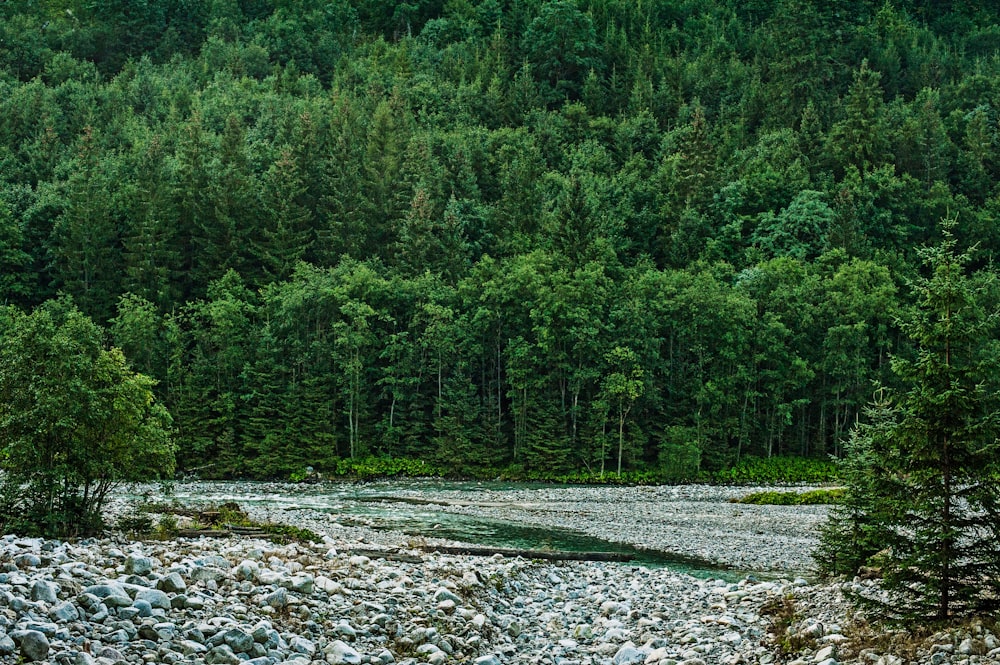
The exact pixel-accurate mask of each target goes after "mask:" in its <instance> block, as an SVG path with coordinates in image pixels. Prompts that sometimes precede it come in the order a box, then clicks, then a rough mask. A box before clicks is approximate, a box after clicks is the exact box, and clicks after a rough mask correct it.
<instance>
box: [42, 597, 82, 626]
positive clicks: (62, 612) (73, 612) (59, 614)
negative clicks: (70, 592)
mask: <svg viewBox="0 0 1000 665" xmlns="http://www.w3.org/2000/svg"><path fill="white" fill-rule="evenodd" d="M49 618H50V619H52V620H53V621H55V622H57V623H69V622H70V621H76V620H77V619H79V618H80V612H79V610H77V609H76V606H75V605H74V604H73V603H71V602H69V601H68V600H66V601H63V602H61V603H59V604H58V605H56V606H55V607H53V608H52V609H51V610H49Z"/></svg>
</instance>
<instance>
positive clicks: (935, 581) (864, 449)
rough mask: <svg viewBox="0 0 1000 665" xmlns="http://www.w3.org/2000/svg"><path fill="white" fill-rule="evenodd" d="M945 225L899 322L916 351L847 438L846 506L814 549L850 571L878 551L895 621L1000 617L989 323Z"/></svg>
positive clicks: (897, 366)
mask: <svg viewBox="0 0 1000 665" xmlns="http://www.w3.org/2000/svg"><path fill="white" fill-rule="evenodd" d="M954 226H955V223H954V221H953V220H949V221H946V222H945V224H944V239H943V241H942V242H941V243H940V244H939V245H937V246H935V247H931V248H924V249H923V250H922V252H921V254H922V259H923V265H924V268H925V272H924V275H923V276H921V277H920V278H919V279H918V280H917V281H916V283H915V284H914V290H915V296H916V298H915V300H916V307H915V309H914V312H913V315H912V316H911V317H910V319H909V320H908V321H905V322H903V325H902V329H903V331H904V333H905V334H906V336H907V337H908V339H909V340H910V341H911V342H912V344H913V346H914V348H915V353H914V354H913V356H912V357H905V356H903V355H899V356H897V357H896V358H894V359H893V362H892V369H893V373H894V374H895V375H896V376H897V377H898V378H899V380H900V382H901V384H902V386H904V388H902V389H899V390H896V391H889V390H886V391H885V392H884V393H883V397H882V399H881V400H880V401H879V402H878V403H877V404H876V405H875V406H874V407H872V410H870V411H869V414H870V416H871V418H870V422H869V423H868V424H866V425H863V426H861V427H859V428H858V429H857V430H856V431H855V435H854V438H853V442H852V449H853V451H852V452H853V453H854V458H853V459H852V460H851V461H850V462H848V465H847V471H848V473H847V475H848V482H849V488H848V501H847V503H846V504H845V506H844V507H843V508H841V510H840V511H838V512H835V514H834V516H833V519H832V520H831V522H830V523H829V525H828V528H827V529H826V531H825V532H824V533H823V538H822V545H821V548H820V550H819V553H818V561H819V563H820V566H821V568H825V569H826V570H828V571H835V570H836V569H837V566H836V565H830V564H831V556H830V555H831V552H833V551H835V550H836V549H837V548H838V547H839V548H841V549H842V550H843V551H844V553H845V554H846V555H847V557H846V558H847V559H849V560H851V562H852V563H853V564H855V565H859V564H860V563H861V562H862V559H865V558H867V557H866V555H868V554H870V553H873V552H875V551H876V550H878V551H879V556H878V557H877V559H876V560H877V562H878V564H879V565H880V567H881V573H882V587H883V589H885V591H887V592H888V596H887V599H883V600H882V601H880V602H879V603H878V604H879V605H880V606H881V610H882V612H883V613H884V614H885V615H886V616H889V617H890V618H895V619H937V620H944V619H948V618H951V617H954V616H961V615H967V614H973V613H984V612H993V611H996V610H998V609H1000V550H998V549H997V547H996V543H997V540H998V538H1000V483H998V480H997V479H998V474H997V471H998V469H997V449H998V439H997V434H998V427H997V425H998V415H1000V406H998V402H997V396H996V394H995V391H991V390H987V388H986V380H987V379H989V377H990V376H991V375H995V373H996V367H995V364H996V363H995V358H993V357H991V356H990V354H989V353H987V351H988V349H989V348H990V340H991V338H992V337H993V333H994V330H993V328H994V323H995V318H994V317H992V316H987V315H986V314H984V312H983V308H982V306H981V303H982V301H983V298H982V296H981V295H980V293H981V292H980V291H979V290H978V289H977V288H976V287H975V285H976V283H977V282H976V280H975V279H974V278H973V277H971V276H970V275H968V273H967V264H968V262H969V258H970V257H969V253H960V252H958V251H957V248H956V241H955V239H954V237H953V235H952V230H953V228H954Z"/></svg>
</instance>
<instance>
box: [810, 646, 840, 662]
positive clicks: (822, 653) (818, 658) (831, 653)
mask: <svg viewBox="0 0 1000 665" xmlns="http://www.w3.org/2000/svg"><path fill="white" fill-rule="evenodd" d="M836 657H837V647H836V646H835V645H833V644H831V645H830V646H826V647H823V648H822V649H820V650H819V651H817V652H816V655H815V656H813V662H816V663H820V662H823V661H826V660H829V659H831V658H836Z"/></svg>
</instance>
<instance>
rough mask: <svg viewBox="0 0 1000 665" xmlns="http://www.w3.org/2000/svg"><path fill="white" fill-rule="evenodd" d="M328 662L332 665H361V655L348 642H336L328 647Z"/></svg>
mask: <svg viewBox="0 0 1000 665" xmlns="http://www.w3.org/2000/svg"><path fill="white" fill-rule="evenodd" d="M326 662H328V663H330V665H360V663H361V654H360V653H358V652H357V651H355V650H354V649H352V648H351V647H350V646H349V645H348V644H347V643H346V642H342V641H340V640H334V641H333V642H332V643H331V644H330V646H329V647H328V652H327V654H326Z"/></svg>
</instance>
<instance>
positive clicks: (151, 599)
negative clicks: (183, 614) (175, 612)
mask: <svg viewBox="0 0 1000 665" xmlns="http://www.w3.org/2000/svg"><path fill="white" fill-rule="evenodd" d="M135 599H136V600H144V601H146V602H147V603H149V606H150V607H154V608H159V609H161V610H169V609H170V596H168V595H167V594H166V593H165V592H163V591H161V590H159V589H142V590H141V591H139V593H137V594H135Z"/></svg>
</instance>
